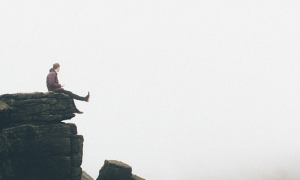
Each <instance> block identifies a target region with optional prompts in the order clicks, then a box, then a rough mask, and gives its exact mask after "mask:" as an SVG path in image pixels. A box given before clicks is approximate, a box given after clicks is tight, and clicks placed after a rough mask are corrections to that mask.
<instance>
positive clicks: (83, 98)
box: [56, 89, 88, 101]
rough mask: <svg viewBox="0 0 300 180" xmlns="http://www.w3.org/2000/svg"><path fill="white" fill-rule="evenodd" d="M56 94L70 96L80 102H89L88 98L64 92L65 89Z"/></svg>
mask: <svg viewBox="0 0 300 180" xmlns="http://www.w3.org/2000/svg"><path fill="white" fill-rule="evenodd" d="M56 92H58V93H65V94H68V95H69V96H70V97H71V98H73V99H77V100H80V101H87V99H88V98H87V97H82V96H78V95H77V94H74V93H72V92H71V91H67V90H64V89H61V90H58V91H56Z"/></svg>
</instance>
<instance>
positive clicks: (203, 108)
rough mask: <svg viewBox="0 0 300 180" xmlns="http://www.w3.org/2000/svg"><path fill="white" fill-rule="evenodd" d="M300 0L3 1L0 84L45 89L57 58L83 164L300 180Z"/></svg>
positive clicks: (157, 179) (161, 173)
mask: <svg viewBox="0 0 300 180" xmlns="http://www.w3.org/2000/svg"><path fill="white" fill-rule="evenodd" d="M299 9H300V1H297V0H295V1H292V0H291V1H284V0H281V1H280V0H272V1H271V0H264V1H262V0H253V1H241V0H235V1H233V0H231V1H226V0H225V1H224V0H218V1H217V0H212V1H200V0H189V1H183V0H160V1H158V0H151V1H148V0H144V1H142V0H126V1H121V0H117V1H100V0H98V1H92V0H91V1H78V0H73V1H50V0H42V1H41V0H34V1H33V0H28V1H24V0H22V1H21V0H20V1H14V0H9V1H0V62H1V71H0V74H1V75H0V94H5V93H17V92H35V91H42V92H46V91H47V88H46V76H47V74H48V72H49V69H50V68H51V67H52V64H53V63H56V62H58V63H60V65H61V71H60V73H59V75H58V77H59V80H60V82H61V84H64V85H65V89H66V90H70V91H73V92H74V93H77V94H79V95H82V96H85V95H86V94H87V92H88V91H90V92H91V101H90V102H89V103H85V102H80V101H76V104H77V107H78V108H79V109H80V110H81V111H84V114H82V115H77V116H76V117H75V118H73V119H72V120H71V121H68V122H72V123H75V124H76V125H77V127H78V131H79V134H81V135H83V136H84V139H85V142H84V157H83V164H82V168H83V170H84V171H86V172H87V173H88V174H90V175H91V176H92V177H93V178H95V179H96V178H97V176H98V172H99V170H100V168H101V167H102V165H103V163H104V160H105V159H114V160H119V161H123V162H125V163H127V164H129V165H131V166H132V167H133V173H134V174H137V175H139V176H141V177H143V178H146V179H147V180H170V179H172V180H199V179H203V180H220V179H222V180H241V179H242V180H283V179H284V180H299V177H300V169H299V167H300V131H299V127H300V121H299V120H300V111H299V108H300V96H299V90H300V85H299V84H300V78H299V74H300V73H299V69H300V61H299V60H300V51H299V47H300V46H299V45H300V23H299V22H300V11H299Z"/></svg>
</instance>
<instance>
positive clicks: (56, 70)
mask: <svg viewBox="0 0 300 180" xmlns="http://www.w3.org/2000/svg"><path fill="white" fill-rule="evenodd" d="M53 70H54V71H55V72H59V70H60V65H59V64H58V63H55V64H53Z"/></svg>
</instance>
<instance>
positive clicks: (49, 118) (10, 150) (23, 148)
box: [0, 92, 83, 180]
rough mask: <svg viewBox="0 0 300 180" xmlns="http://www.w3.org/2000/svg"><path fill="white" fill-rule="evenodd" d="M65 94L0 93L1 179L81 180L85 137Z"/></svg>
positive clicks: (74, 108)
mask: <svg viewBox="0 0 300 180" xmlns="http://www.w3.org/2000/svg"><path fill="white" fill-rule="evenodd" d="M75 112H76V107H75V105H74V102H73V100H72V99H71V98H70V97H69V96H68V95H65V94H57V93H53V92H47V93H26V94H24V93H19V94H6V95H2V96H0V180H80V179H81V173H82V170H81V167H80V166H81V163H82V154H83V137H82V136H81V135H77V127H76V125H75V124H69V123H64V122H61V121H62V120H67V119H71V118H73V117H74V116H75V114H74V113H75Z"/></svg>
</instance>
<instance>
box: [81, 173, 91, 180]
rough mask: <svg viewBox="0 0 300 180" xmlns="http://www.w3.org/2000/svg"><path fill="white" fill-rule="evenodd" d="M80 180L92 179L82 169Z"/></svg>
mask: <svg viewBox="0 0 300 180" xmlns="http://www.w3.org/2000/svg"><path fill="white" fill-rule="evenodd" d="M81 180H94V179H93V178H92V177H91V176H90V175H88V174H87V173H86V172H85V171H82V175H81Z"/></svg>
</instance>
